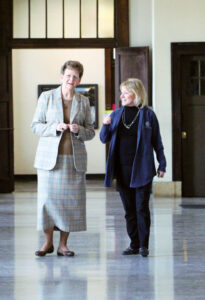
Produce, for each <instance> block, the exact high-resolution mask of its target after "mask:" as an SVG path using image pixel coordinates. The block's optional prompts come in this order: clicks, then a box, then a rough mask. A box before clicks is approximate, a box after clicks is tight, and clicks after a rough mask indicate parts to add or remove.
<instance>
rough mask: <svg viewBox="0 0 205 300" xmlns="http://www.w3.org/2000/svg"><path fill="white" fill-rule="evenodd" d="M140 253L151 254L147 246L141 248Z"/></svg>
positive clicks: (143, 254)
mask: <svg viewBox="0 0 205 300" xmlns="http://www.w3.org/2000/svg"><path fill="white" fill-rule="evenodd" d="M139 254H141V255H142V256H143V257H146V256H148V255H149V250H148V249H147V248H146V247H142V248H139Z"/></svg>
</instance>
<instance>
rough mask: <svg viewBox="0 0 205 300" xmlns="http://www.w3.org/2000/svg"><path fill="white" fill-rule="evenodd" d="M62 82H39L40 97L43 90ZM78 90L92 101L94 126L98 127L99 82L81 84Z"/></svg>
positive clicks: (53, 87)
mask: <svg viewBox="0 0 205 300" xmlns="http://www.w3.org/2000/svg"><path fill="white" fill-rule="evenodd" d="M59 85H60V84H38V97H39V96H40V94H41V93H42V92H45V91H49V90H52V89H56V88H57V87H58V86H59ZM75 89H76V91H77V92H79V93H81V94H82V95H84V96H86V97H87V98H88V99H89V101H90V112H91V119H92V122H93V124H94V128H95V129H97V128H98V85H97V84H79V85H78V86H77V87H76V88H75Z"/></svg>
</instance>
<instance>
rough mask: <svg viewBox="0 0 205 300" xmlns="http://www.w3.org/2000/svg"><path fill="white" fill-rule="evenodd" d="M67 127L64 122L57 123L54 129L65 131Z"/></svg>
mask: <svg viewBox="0 0 205 300" xmlns="http://www.w3.org/2000/svg"><path fill="white" fill-rule="evenodd" d="M68 128H69V124H66V123H59V124H58V126H57V128H56V130H57V131H65V130H67V129H68Z"/></svg>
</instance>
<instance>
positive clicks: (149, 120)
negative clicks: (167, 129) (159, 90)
mask: <svg viewBox="0 0 205 300" xmlns="http://www.w3.org/2000/svg"><path fill="white" fill-rule="evenodd" d="M123 110H124V106H123V107H121V108H119V109H117V110H115V111H113V112H112V113H111V115H110V117H111V118H112V122H111V124H110V125H103V126H102V129H101V131H100V140H101V142H102V143H107V142H110V147H109V153H108V159H107V165H106V174H105V186H106V187H110V186H112V180H113V177H114V171H115V165H114V164H115V145H116V138H117V131H118V126H119V122H120V119H121V116H122V112H123ZM153 150H155V152H156V157H157V160H158V162H159V167H158V170H159V171H163V172H165V171H166V159H165V156H164V147H163V144H162V140H161V135H160V130H159V123H158V120H157V117H156V115H155V113H154V112H153V110H152V109H150V108H148V107H147V106H145V107H143V108H141V109H140V113H139V123H138V133H137V146H136V153H135V157H134V162H133V166H132V175H131V182H130V187H131V188H138V187H140V186H144V185H146V184H148V183H149V182H151V181H152V179H153V177H154V176H155V175H156V169H155V164H154V151H153Z"/></svg>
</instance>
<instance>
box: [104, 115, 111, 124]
mask: <svg viewBox="0 0 205 300" xmlns="http://www.w3.org/2000/svg"><path fill="white" fill-rule="evenodd" d="M111 122H112V119H111V117H110V116H106V117H105V118H104V120H103V124H104V125H110V124H111Z"/></svg>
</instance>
